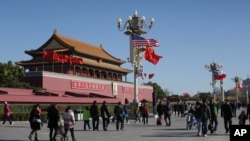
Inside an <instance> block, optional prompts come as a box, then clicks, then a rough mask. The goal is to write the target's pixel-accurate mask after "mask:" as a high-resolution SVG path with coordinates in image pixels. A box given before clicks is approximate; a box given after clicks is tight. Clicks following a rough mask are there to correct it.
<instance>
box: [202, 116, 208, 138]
mask: <svg viewBox="0 0 250 141" xmlns="http://www.w3.org/2000/svg"><path fill="white" fill-rule="evenodd" d="M201 122H202V125H201V130H202V134H203V135H206V134H207V123H208V120H207V119H206V120H202V121H201Z"/></svg>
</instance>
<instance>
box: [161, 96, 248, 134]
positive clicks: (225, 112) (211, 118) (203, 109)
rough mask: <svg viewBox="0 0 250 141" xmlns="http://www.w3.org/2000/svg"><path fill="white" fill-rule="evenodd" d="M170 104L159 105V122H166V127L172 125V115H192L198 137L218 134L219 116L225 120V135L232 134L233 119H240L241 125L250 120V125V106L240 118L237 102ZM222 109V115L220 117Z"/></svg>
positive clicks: (212, 101)
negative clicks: (237, 112)
mask: <svg viewBox="0 0 250 141" xmlns="http://www.w3.org/2000/svg"><path fill="white" fill-rule="evenodd" d="M172 106H173V108H172V107H171V104H169V101H166V102H165V101H160V102H159V103H158V105H157V114H158V122H157V124H159V125H161V124H162V121H163V120H162V119H164V120H165V123H166V126H170V125H171V115H172V114H174V116H175V117H180V118H182V117H185V116H186V115H187V114H191V116H192V118H194V119H195V124H196V127H197V136H203V137H206V136H207V135H208V132H210V134H217V127H218V124H219V123H218V116H221V117H222V118H223V120H224V123H222V124H224V129H225V133H229V132H230V126H231V125H232V118H233V117H236V118H237V119H238V124H239V125H245V124H246V121H247V120H249V124H250V104H249V103H248V104H247V105H246V107H247V108H246V110H244V109H243V110H241V113H239V115H238V117H237V116H236V111H237V109H240V107H241V105H240V104H237V105H236V103H235V102H229V101H228V100H225V101H224V103H222V104H219V103H216V101H214V100H213V99H210V100H208V99H206V98H204V99H202V101H201V102H199V101H197V102H195V103H185V101H183V102H182V101H180V102H177V103H175V104H172ZM219 109H220V111H221V112H220V113H221V114H220V115H218V113H219Z"/></svg>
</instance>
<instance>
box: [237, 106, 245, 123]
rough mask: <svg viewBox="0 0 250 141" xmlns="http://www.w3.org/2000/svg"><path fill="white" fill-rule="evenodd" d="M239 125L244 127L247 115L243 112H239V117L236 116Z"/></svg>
mask: <svg viewBox="0 0 250 141" xmlns="http://www.w3.org/2000/svg"><path fill="white" fill-rule="evenodd" d="M238 119H239V125H246V120H247V115H246V112H245V110H241V113H240V115H239V116H238Z"/></svg>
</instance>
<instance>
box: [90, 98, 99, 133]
mask: <svg viewBox="0 0 250 141" xmlns="http://www.w3.org/2000/svg"><path fill="white" fill-rule="evenodd" d="M90 116H91V118H92V127H93V131H95V130H97V131H99V112H98V106H97V104H96V101H95V100H94V101H93V104H92V105H91V106H90Z"/></svg>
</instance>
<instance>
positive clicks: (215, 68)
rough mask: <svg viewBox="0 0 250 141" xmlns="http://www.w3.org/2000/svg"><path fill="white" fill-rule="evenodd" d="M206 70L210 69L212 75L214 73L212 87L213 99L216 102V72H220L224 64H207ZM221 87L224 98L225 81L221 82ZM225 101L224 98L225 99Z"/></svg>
mask: <svg viewBox="0 0 250 141" xmlns="http://www.w3.org/2000/svg"><path fill="white" fill-rule="evenodd" d="M205 68H206V69H208V70H209V71H210V72H211V73H212V83H210V84H211V85H212V88H213V94H212V95H213V98H214V100H216V95H215V84H216V80H215V79H214V72H216V71H218V70H219V69H221V68H222V64H217V63H215V62H214V61H213V62H212V63H210V64H206V65H205ZM221 81H222V82H221V87H222V91H223V92H222V97H224V90H223V80H221ZM223 99H224V98H223Z"/></svg>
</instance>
